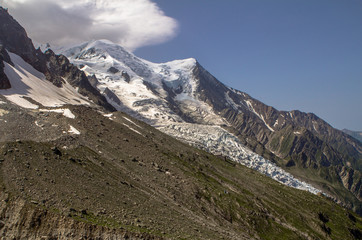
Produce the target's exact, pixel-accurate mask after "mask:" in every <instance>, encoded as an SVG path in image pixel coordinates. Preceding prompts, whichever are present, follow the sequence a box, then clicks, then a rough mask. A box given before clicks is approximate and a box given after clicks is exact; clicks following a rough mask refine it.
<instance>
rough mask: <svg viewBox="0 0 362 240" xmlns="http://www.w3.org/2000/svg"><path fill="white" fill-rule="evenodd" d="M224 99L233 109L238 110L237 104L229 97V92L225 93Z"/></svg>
mask: <svg viewBox="0 0 362 240" xmlns="http://www.w3.org/2000/svg"><path fill="white" fill-rule="evenodd" d="M225 99H226V101H227V102H228V103H229V105H230V106H231V107H232V108H233V109H234V110H236V111H238V109H239V106H238V105H237V104H236V103H235V102H234V100H232V99H231V97H230V96H229V92H226V93H225Z"/></svg>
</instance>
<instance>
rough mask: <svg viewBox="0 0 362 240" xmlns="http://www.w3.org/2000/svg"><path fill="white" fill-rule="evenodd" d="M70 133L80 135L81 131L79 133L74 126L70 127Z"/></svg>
mask: <svg viewBox="0 0 362 240" xmlns="http://www.w3.org/2000/svg"><path fill="white" fill-rule="evenodd" d="M68 133H72V134H76V135H80V131H78V130H77V129H76V128H75V127H73V126H72V125H69V130H68Z"/></svg>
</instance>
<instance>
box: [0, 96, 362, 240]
mask: <svg viewBox="0 0 362 240" xmlns="http://www.w3.org/2000/svg"><path fill="white" fill-rule="evenodd" d="M2 101H3V102H6V100H5V99H2ZM0 107H1V109H2V110H1V112H2V115H1V117H0V122H1V126H2V128H1V129H0V136H1V140H0V162H1V163H0V183H1V200H2V204H1V209H0V221H1V227H0V235H1V236H3V237H5V238H6V237H9V236H11V238H15V239H21V238H29V239H38V238H41V237H42V238H43V239H55V238H56V239H58V238H60V239H67V238H68V239H69V238H71V239H79V238H84V239H107V238H108V239H126V237H124V236H126V235H127V236H129V237H130V238H131V239H132V237H133V238H134V239H158V238H164V239H251V238H254V239H274V238H275V237H276V236H278V238H279V237H280V238H279V239H281V238H284V239H341V238H344V239H356V237H358V236H360V235H358V234H360V228H361V219H360V218H359V217H357V216H356V215H354V214H353V213H351V212H348V211H347V210H345V209H343V208H341V207H340V206H338V205H336V204H335V203H334V202H333V201H332V200H329V199H326V198H325V197H323V196H316V195H313V194H310V193H308V192H305V191H300V190H296V189H292V188H289V187H286V186H284V185H281V184H279V183H277V182H275V181H273V180H271V179H270V178H268V177H266V176H263V175H261V174H259V173H257V172H255V171H253V170H250V169H248V168H245V167H243V166H241V165H239V164H236V163H234V162H231V161H230V160H228V159H224V158H220V157H215V156H213V155H210V154H208V153H206V152H203V151H201V150H197V149H194V148H191V147H189V146H188V145H186V144H183V143H181V142H178V141H177V140H175V139H173V138H171V137H169V136H166V135H164V134H162V133H160V132H159V131H157V130H155V129H154V128H152V127H150V126H148V125H146V124H144V123H142V122H139V121H137V120H135V119H132V118H131V117H129V116H127V115H125V114H122V113H120V112H117V113H114V114H113V115H112V116H109V115H107V116H108V117H104V116H103V115H102V114H100V113H99V112H97V111H95V110H94V109H92V108H89V107H83V106H66V107H67V108H69V109H70V110H71V112H72V113H73V114H74V115H75V118H74V119H72V118H68V117H66V116H64V115H62V114H61V113H54V112H41V111H39V110H25V109H22V108H20V107H17V106H14V105H12V104H9V103H5V104H4V103H3V104H1V105H0ZM35 121H37V124H34V123H35ZM70 126H73V127H74V128H75V129H77V130H78V131H79V132H80V134H79V135H77V134H74V133H71V132H69V128H70ZM321 216H322V217H321ZM49 229H52V230H49Z"/></svg>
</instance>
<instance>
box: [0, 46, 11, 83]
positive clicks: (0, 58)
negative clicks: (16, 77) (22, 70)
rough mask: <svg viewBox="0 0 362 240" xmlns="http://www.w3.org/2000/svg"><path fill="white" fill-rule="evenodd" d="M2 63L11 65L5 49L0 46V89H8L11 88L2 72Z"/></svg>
mask: <svg viewBox="0 0 362 240" xmlns="http://www.w3.org/2000/svg"><path fill="white" fill-rule="evenodd" d="M4 61H5V62H7V63H9V64H12V63H11V60H10V57H9V55H8V53H7V52H6V50H5V48H4V47H3V46H1V45H0V89H8V88H11V84H10V82H9V79H8V77H7V76H6V74H5V72H4V67H5V66H4Z"/></svg>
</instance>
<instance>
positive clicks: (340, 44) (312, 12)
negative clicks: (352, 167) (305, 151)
mask: <svg viewBox="0 0 362 240" xmlns="http://www.w3.org/2000/svg"><path fill="white" fill-rule="evenodd" d="M154 2H155V3H157V4H158V6H159V7H160V8H161V9H162V10H163V11H164V13H165V15H167V16H169V17H171V18H174V19H176V20H177V22H178V24H179V28H178V32H177V34H176V36H175V37H174V38H173V39H171V40H169V41H167V42H165V43H163V44H158V45H153V46H147V47H141V48H139V49H137V50H136V51H135V54H136V55H138V56H140V57H142V58H145V59H147V60H150V61H154V62H165V61H170V60H174V59H182V58H189V57H194V58H196V59H197V60H198V61H199V62H200V64H201V65H203V66H204V67H205V68H206V69H207V70H208V71H209V72H210V73H212V74H213V75H214V76H215V77H217V78H218V79H219V80H220V81H222V82H223V83H225V84H227V85H228V86H231V87H233V88H236V89H238V90H241V91H244V92H246V93H248V94H250V95H251V96H252V97H254V98H256V99H259V100H261V101H263V102H264V103H266V104H268V105H271V106H273V107H275V108H277V109H279V110H293V109H298V110H301V111H304V112H313V113H315V114H317V115H318V116H319V117H321V118H323V119H324V120H326V121H327V122H328V123H330V124H331V125H332V126H333V127H336V128H339V129H342V128H348V129H351V130H359V131H360V130H362V1H361V0H182V1H170V0H154Z"/></svg>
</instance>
